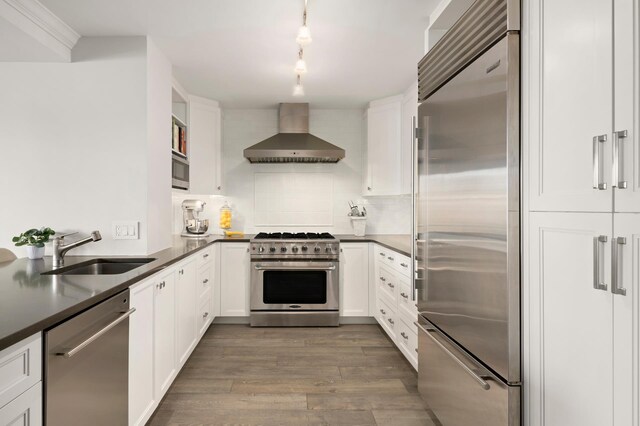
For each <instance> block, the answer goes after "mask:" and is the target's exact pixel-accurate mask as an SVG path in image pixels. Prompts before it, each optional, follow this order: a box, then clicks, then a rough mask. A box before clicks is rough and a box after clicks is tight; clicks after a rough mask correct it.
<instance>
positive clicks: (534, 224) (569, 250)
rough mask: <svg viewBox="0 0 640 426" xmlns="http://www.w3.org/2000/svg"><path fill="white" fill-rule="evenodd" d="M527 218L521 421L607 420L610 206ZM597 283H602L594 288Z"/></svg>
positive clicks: (596, 425) (594, 423) (552, 425)
mask: <svg viewBox="0 0 640 426" xmlns="http://www.w3.org/2000/svg"><path fill="white" fill-rule="evenodd" d="M530 219H531V228H530V241H531V244H530V281H529V282H528V284H527V286H528V288H527V287H525V289H524V292H523V295H524V300H525V303H526V304H527V305H528V306H527V307H526V308H525V327H526V324H528V332H529V336H528V337H529V339H528V343H526V344H525V355H524V358H525V377H527V378H528V379H527V380H525V386H526V389H525V395H527V398H528V399H529V400H528V404H527V406H528V407H529V410H528V414H527V415H528V416H529V418H528V419H527V420H528V421H525V424H530V425H531V426H534V425H535V426H537V425H543V424H544V425H547V426H562V425H581V426H601V425H610V424H612V422H613V398H612V397H611V395H612V392H613V389H612V383H613V359H612V358H613V351H612V347H611V342H612V339H613V327H612V325H613V324H612V318H613V312H612V295H611V292H610V288H611V281H610V277H611V275H610V273H611V268H610V265H611V220H612V218H611V214H585V213H531V215H530ZM599 236H608V238H607V241H606V242H604V241H599V240H598V237H599ZM596 259H597V260H596ZM596 265H597V267H596ZM601 283H606V286H607V287H606V289H605V288H604V287H603V288H598V289H597V288H595V285H596V284H597V285H598V286H600V284H601ZM585 407H588V409H585Z"/></svg>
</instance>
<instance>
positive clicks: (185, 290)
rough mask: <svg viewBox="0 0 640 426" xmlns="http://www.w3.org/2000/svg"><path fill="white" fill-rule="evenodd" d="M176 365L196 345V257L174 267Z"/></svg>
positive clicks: (183, 361)
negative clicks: (176, 313) (176, 300)
mask: <svg viewBox="0 0 640 426" xmlns="http://www.w3.org/2000/svg"><path fill="white" fill-rule="evenodd" d="M176 293H177V295H178V297H177V299H178V306H177V312H178V315H177V317H176V318H177V346H178V365H179V366H182V365H183V364H184V363H185V362H186V361H187V358H189V355H190V354H191V351H192V350H193V348H194V347H195V345H196V339H197V335H198V319H197V315H198V290H197V276H196V258H195V257H193V256H192V257H191V258H190V259H189V260H187V261H185V262H183V263H181V264H180V265H178V267H177V268H176Z"/></svg>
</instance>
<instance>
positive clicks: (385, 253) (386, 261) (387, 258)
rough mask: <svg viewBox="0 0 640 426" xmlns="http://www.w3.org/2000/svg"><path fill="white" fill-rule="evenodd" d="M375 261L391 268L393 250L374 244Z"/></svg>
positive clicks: (393, 258)
mask: <svg viewBox="0 0 640 426" xmlns="http://www.w3.org/2000/svg"><path fill="white" fill-rule="evenodd" d="M375 259H376V262H380V263H382V264H383V265H389V266H393V262H394V260H395V257H394V252H393V250H389V249H388V248H385V247H382V246H380V245H377V244H376V252H375Z"/></svg>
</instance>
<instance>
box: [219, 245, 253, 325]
mask: <svg viewBox="0 0 640 426" xmlns="http://www.w3.org/2000/svg"><path fill="white" fill-rule="evenodd" d="M249 263H250V259H249V244H247V243H223V244H221V245H220V315H221V316H223V317H246V316H249Z"/></svg>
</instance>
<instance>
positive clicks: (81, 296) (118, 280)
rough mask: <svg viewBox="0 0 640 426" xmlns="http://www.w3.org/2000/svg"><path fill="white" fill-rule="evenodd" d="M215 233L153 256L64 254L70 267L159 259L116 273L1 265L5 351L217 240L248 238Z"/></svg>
mask: <svg viewBox="0 0 640 426" xmlns="http://www.w3.org/2000/svg"><path fill="white" fill-rule="evenodd" d="M251 237H252V235H245V237H244V238H225V237H223V236H221V235H213V236H211V237H209V238H206V239H187V238H181V237H179V236H177V237H175V238H174V241H173V246H172V247H170V248H168V249H165V250H161V251H159V252H157V253H153V254H150V255H148V256H65V266H70V265H73V264H76V263H79V262H83V261H86V260H90V259H95V258H96V257H100V258H110V257H111V258H113V257H117V258H124V257H131V258H154V259H155V260H154V261H152V262H150V263H148V264H146V265H143V266H141V267H139V268H136V269H133V270H132V271H129V272H126V273H124V274H117V275H41V273H42V272H46V271H50V270H52V269H53V267H52V264H51V261H52V259H51V257H50V256H46V257H45V258H44V259H38V260H29V259H27V258H21V259H17V260H14V261H11V262H4V263H0V350H2V349H4V348H6V347H8V346H11V345H13V344H14V343H16V342H19V341H20V340H22V339H24V338H27V337H29V336H31V335H32V334H35V333H37V332H39V331H43V330H45V329H48V328H50V327H52V326H54V325H55V324H57V323H59V322H62V321H63V320H65V319H67V318H69V317H71V316H73V315H75V314H77V313H80V312H82V311H83V310H85V309H87V308H89V307H91V306H93V305H95V304H97V303H100V302H101V301H103V300H105V299H107V298H109V297H110V296H112V295H115V294H117V293H119V292H121V291H122V290H124V289H126V288H127V287H129V286H131V285H133V284H134V283H136V282H138V281H141V280H143V279H144V278H146V277H148V276H150V275H153V274H155V273H156V272H158V271H161V270H162V269H164V268H166V267H167V266H169V265H171V264H173V263H176V262H178V261H180V260H181V259H184V258H185V257H187V256H189V255H191V254H193V253H195V252H196V251H198V250H201V249H203V248H205V247H207V246H209V245H211V244H213V243H221V242H248V241H249V239H250V238H251Z"/></svg>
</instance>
